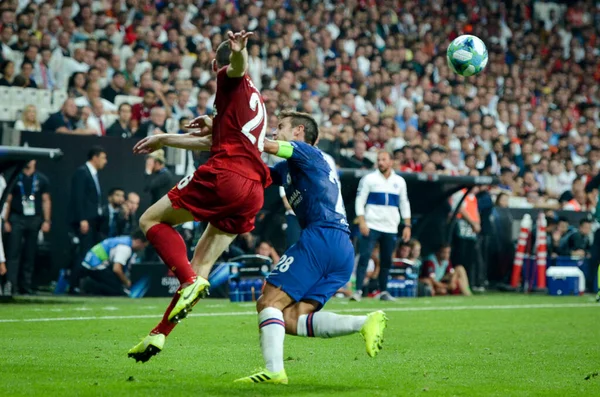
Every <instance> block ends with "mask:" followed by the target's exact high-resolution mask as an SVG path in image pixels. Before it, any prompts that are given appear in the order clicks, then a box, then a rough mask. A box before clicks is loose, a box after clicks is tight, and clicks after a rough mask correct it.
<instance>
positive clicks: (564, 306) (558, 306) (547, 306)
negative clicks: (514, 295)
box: [0, 303, 600, 323]
mask: <svg viewBox="0 0 600 397" xmlns="http://www.w3.org/2000/svg"><path fill="white" fill-rule="evenodd" d="M582 307H586V308H591V307H596V308H597V307H600V305H598V304H597V303H541V304H528V305H481V306H426V307H393V306H392V307H383V308H382V309H383V310H385V311H387V312H431V311H441V312H443V311H469V310H514V309H517V310H518V309H567V308H582ZM370 310H374V308H360V307H356V308H352V309H339V310H335V311H337V312H347V313H354V312H358V313H364V312H368V311H370ZM255 314H256V312H255V311H243V312H221V313H219V312H217V313H194V314H191V315H190V317H224V316H225V317H226V316H231V317H234V316H251V315H255ZM160 317H162V314H133V315H129V316H86V317H54V318H52V317H48V318H23V319H0V323H42V322H52V321H90V320H131V319H143V318H160Z"/></svg>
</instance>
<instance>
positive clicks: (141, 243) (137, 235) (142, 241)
mask: <svg viewBox="0 0 600 397" xmlns="http://www.w3.org/2000/svg"><path fill="white" fill-rule="evenodd" d="M147 246H148V240H146V235H145V234H144V232H142V231H141V230H140V229H137V230H136V231H134V232H133V233H131V249H132V250H134V251H135V252H139V251H142V250H143V249H145V248H146V247H147Z"/></svg>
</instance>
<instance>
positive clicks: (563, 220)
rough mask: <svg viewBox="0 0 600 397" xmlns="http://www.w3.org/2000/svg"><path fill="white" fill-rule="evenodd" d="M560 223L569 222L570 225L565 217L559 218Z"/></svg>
mask: <svg viewBox="0 0 600 397" xmlns="http://www.w3.org/2000/svg"><path fill="white" fill-rule="evenodd" d="M558 221H559V222H567V223H569V220H568V219H567V218H566V217H564V216H559V217H558Z"/></svg>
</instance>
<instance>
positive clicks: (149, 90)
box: [144, 88, 156, 96]
mask: <svg viewBox="0 0 600 397" xmlns="http://www.w3.org/2000/svg"><path fill="white" fill-rule="evenodd" d="M148 93H150V94H152V95H154V96H156V92H154V90H153V89H152V88H148V89H147V90H144V96H146V94H148Z"/></svg>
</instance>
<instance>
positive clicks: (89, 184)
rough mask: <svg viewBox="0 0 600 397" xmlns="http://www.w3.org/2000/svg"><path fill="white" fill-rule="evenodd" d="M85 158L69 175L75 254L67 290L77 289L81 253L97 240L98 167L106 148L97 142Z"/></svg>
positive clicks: (99, 214)
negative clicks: (82, 163)
mask: <svg viewBox="0 0 600 397" xmlns="http://www.w3.org/2000/svg"><path fill="white" fill-rule="evenodd" d="M87 158H88V161H87V162H86V163H85V164H84V165H82V166H81V167H79V168H78V169H77V170H76V171H75V174H74V175H73V178H72V179H71V200H70V203H69V208H70V209H71V210H70V211H69V214H70V219H69V222H70V224H71V229H72V233H73V235H74V236H76V237H77V238H78V240H79V255H78V256H76V258H75V262H74V263H73V267H72V269H73V271H72V273H71V280H70V285H71V292H72V293H78V290H79V267H80V264H81V261H82V260H83V255H85V253H86V252H87V251H88V250H89V249H90V248H91V247H92V246H93V245H94V244H95V243H96V242H97V241H98V240H99V232H100V224H101V223H100V220H101V217H102V206H103V200H102V197H103V195H102V188H101V186H100V180H99V179H98V171H101V170H102V169H103V168H104V166H105V165H106V161H107V160H106V152H105V151H104V149H103V148H101V147H99V146H94V147H92V148H91V149H90V150H89V152H88V155H87Z"/></svg>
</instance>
